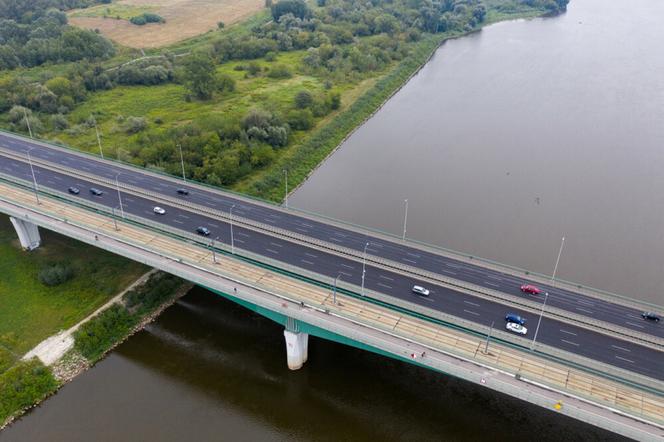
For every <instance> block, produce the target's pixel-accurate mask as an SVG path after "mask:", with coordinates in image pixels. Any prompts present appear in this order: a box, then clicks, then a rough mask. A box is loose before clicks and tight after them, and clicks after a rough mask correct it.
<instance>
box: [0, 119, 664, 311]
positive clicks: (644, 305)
mask: <svg viewBox="0 0 664 442" xmlns="http://www.w3.org/2000/svg"><path fill="white" fill-rule="evenodd" d="M0 132H1V133H5V134H7V135H9V136H11V137H13V138H16V139H24V140H25V139H26V137H24V136H22V135H20V134H15V133H12V132H10V131H6V130H2V129H0ZM30 141H31V142H33V143H35V144H40V145H42V146H44V147H47V148H50V149H59V150H62V151H65V152H67V153H68V154H72V155H76V156H79V157H85V158H90V159H94V160H95V161H99V162H103V163H106V164H110V165H112V166H114V167H119V168H123V169H126V170H132V171H134V172H136V171H140V173H143V174H146V175H151V176H155V177H159V178H160V179H163V180H167V181H170V182H171V183H179V184H182V180H181V179H180V178H177V177H174V176H172V175H168V174H166V173H164V172H162V171H159V170H154V169H146V168H138V167H136V166H135V165H132V164H128V163H124V162H122V161H120V160H116V159H109V158H106V159H100V158H99V156H97V155H95V154H92V153H90V152H86V151H81V150H78V149H75V148H72V147H71V146H66V145H62V144H59V143H57V142H53V141H47V140H46V141H42V140H35V139H31V140H30ZM186 185H187V186H188V187H198V188H202V189H205V191H207V192H211V193H214V194H217V195H220V196H224V197H229V196H230V197H232V198H235V199H237V200H240V201H244V202H247V203H248V204H255V205H260V206H263V207H268V208H270V209H271V210H275V211H279V212H283V213H290V214H293V213H295V214H297V216H300V217H302V218H308V219H311V220H312V221H316V222H321V221H324V222H326V223H327V224H331V225H334V226H336V227H339V228H342V229H347V230H352V231H355V232H359V233H362V234H365V235H367V234H372V235H376V236H379V237H380V238H381V239H384V240H386V241H389V242H393V243H401V244H403V241H402V238H401V237H399V236H397V235H395V234H393V233H390V232H385V231H382V230H379V229H373V228H370V227H366V226H360V225H357V224H353V223H349V222H346V221H340V220H337V219H334V218H332V217H328V216H325V215H321V214H316V213H311V212H308V211H305V210H302V209H296V208H284V207H282V206H279V205H276V204H274V203H273V202H271V201H266V200H263V199H260V198H257V197H253V196H250V195H244V194H240V193H237V192H234V191H233V190H230V189H220V188H218V187H213V186H210V185H208V184H205V183H201V182H198V181H193V180H188V181H187V183H186ZM407 243H408V246H409V247H412V248H413V249H416V250H417V249H419V250H423V251H427V252H430V253H435V254H438V255H441V256H447V257H450V258H452V259H456V260H458V261H461V262H465V263H468V264H471V265H477V266H481V267H485V268H490V269H494V270H497V271H500V272H503V273H506V274H510V275H513V276H517V277H525V278H527V279H531V280H533V281H534V282H539V283H542V284H549V283H551V276H549V275H544V274H541V273H538V272H533V271H529V270H526V269H522V268H519V267H516V266H510V265H507V264H502V263H499V262H496V261H492V260H489V259H486V258H482V257H478V256H474V255H469V254H466V253H462V252H458V251H456V250H452V249H448V248H444V247H441V246H436V245H432V244H427V243H424V242H421V241H417V240H413V239H410V238H409V239H408V241H407ZM554 283H555V284H556V285H557V286H558V288H564V289H566V290H569V291H572V292H576V293H580V294H584V295H586V296H589V297H593V298H596V299H600V300H605V301H606V300H608V301H610V302H613V303H617V304H620V305H623V306H627V307H631V308H634V309H638V310H651V309H662V308H664V306H662V305H657V304H653V303H650V302H646V301H641V300H636V299H632V298H628V297H626V296H623V295H618V294H616V293H611V292H608V291H606V290H602V289H598V288H593V287H588V286H585V285H582V284H578V283H575V282H571V281H566V280H564V279H560V278H557V279H555V280H554ZM561 285H564V286H565V287H561Z"/></svg>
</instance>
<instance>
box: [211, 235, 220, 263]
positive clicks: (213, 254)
mask: <svg viewBox="0 0 664 442" xmlns="http://www.w3.org/2000/svg"><path fill="white" fill-rule="evenodd" d="M216 240H219V237H218V236H217V237H216V238H214V239H213V240H212V246H211V248H212V262H213V263H215V264H217V254H216V253H215V251H214V242H215V241H216Z"/></svg>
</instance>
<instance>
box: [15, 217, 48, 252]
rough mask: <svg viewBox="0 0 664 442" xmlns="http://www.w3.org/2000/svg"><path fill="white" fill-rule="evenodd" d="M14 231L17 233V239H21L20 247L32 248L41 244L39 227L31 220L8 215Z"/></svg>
mask: <svg viewBox="0 0 664 442" xmlns="http://www.w3.org/2000/svg"><path fill="white" fill-rule="evenodd" d="M9 219H10V220H11V222H12V224H13V225H14V229H16V233H17V234H18V239H19V241H21V247H23V248H24V249H25V250H28V251H30V250H34V249H36V248H37V247H39V245H40V244H41V236H40V235H39V228H38V227H37V225H36V224H32V223H31V222H28V221H25V220H22V219H18V218H14V217H13V216H11V217H9Z"/></svg>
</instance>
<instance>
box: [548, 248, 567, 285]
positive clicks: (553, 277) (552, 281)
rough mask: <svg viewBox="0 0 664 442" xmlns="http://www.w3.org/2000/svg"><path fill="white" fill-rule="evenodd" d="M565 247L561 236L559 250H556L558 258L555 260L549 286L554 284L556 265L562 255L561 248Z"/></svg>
mask: <svg viewBox="0 0 664 442" xmlns="http://www.w3.org/2000/svg"><path fill="white" fill-rule="evenodd" d="M564 245H565V237H564V236H563V239H562V241H560V249H559V250H558V258H556V265H555V266H554V267H553V275H551V285H553V284H555V280H556V272H557V271H558V263H559V262H560V255H561V254H562V253H563V246H564Z"/></svg>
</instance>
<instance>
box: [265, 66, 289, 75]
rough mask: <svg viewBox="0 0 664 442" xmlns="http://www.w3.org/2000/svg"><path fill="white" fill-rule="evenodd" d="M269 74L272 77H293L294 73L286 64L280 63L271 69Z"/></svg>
mask: <svg viewBox="0 0 664 442" xmlns="http://www.w3.org/2000/svg"><path fill="white" fill-rule="evenodd" d="M267 76H268V77H270V78H291V77H292V76H293V74H292V73H291V71H290V70H289V69H288V68H287V67H286V66H284V65H281V64H279V65H276V66H274V67H273V68H272V69H270V72H268V73H267Z"/></svg>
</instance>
